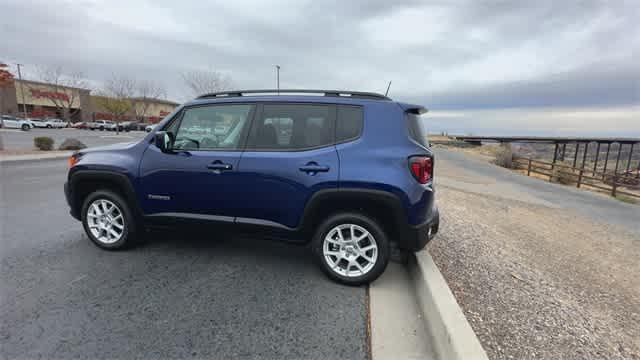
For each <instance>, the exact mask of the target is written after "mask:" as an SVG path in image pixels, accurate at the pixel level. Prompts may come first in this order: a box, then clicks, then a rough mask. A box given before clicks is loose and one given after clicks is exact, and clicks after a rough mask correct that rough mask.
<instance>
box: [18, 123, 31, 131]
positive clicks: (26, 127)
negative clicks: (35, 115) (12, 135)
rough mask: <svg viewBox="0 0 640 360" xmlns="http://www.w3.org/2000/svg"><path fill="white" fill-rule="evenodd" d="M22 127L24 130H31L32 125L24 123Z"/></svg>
mask: <svg viewBox="0 0 640 360" xmlns="http://www.w3.org/2000/svg"><path fill="white" fill-rule="evenodd" d="M20 128H21V129H22V131H28V130H31V126H29V125H27V124H22V126H21V127H20Z"/></svg>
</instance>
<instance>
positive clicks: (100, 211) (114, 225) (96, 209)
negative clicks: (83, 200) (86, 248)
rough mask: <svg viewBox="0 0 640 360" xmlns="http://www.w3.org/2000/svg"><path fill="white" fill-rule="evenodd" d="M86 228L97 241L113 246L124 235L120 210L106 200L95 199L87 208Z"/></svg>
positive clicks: (122, 217)
mask: <svg viewBox="0 0 640 360" xmlns="http://www.w3.org/2000/svg"><path fill="white" fill-rule="evenodd" d="M87 226H88V227H89V231H91V234H92V235H93V236H94V238H96V239H97V240H98V241H100V242H101V243H103V244H113V243H115V242H117V241H118V240H120V239H121V238H122V235H123V234H124V226H125V224H124V216H123V214H122V210H120V208H119V207H118V206H117V205H116V204H114V203H113V202H111V201H109V200H107V199H97V200H95V201H93V202H92V203H91V204H90V205H89V207H88V208H87Z"/></svg>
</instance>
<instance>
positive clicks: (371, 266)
mask: <svg viewBox="0 0 640 360" xmlns="http://www.w3.org/2000/svg"><path fill="white" fill-rule="evenodd" d="M312 246H313V250H314V253H315V256H316V259H317V260H318V262H319V264H320V268H321V269H322V271H324V273H325V274H327V275H328V276H329V277H330V278H332V279H334V280H336V281H338V282H341V283H343V284H347V285H362V284H368V283H370V282H372V281H374V280H375V279H377V278H378V276H380V274H382V272H383V271H384V270H385V268H386V267H387V264H388V262H389V253H390V248H389V241H388V239H387V236H386V234H385V233H384V231H383V230H382V229H381V228H380V226H378V224H376V222H375V221H373V220H372V219H370V218H368V217H366V216H364V215H360V214H354V213H343V214H338V215H334V216H332V217H330V218H329V219H327V220H326V221H324V222H323V223H322V224H321V225H320V226H319V227H318V230H317V232H316V235H315V237H314V239H313V242H312Z"/></svg>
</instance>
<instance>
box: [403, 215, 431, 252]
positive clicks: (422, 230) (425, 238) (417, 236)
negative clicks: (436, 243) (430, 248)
mask: <svg viewBox="0 0 640 360" xmlns="http://www.w3.org/2000/svg"><path fill="white" fill-rule="evenodd" d="M439 227H440V212H439V211H438V208H437V207H434V209H433V210H432V211H431V216H430V217H429V218H428V219H427V221H425V222H424V223H422V224H419V225H409V226H408V228H407V230H406V234H405V239H406V240H405V243H404V244H401V245H403V246H402V247H404V248H406V249H407V250H411V251H419V250H422V249H423V248H424V247H425V246H427V243H429V241H431V239H433V238H434V237H435V236H436V234H437V233H438V229H439Z"/></svg>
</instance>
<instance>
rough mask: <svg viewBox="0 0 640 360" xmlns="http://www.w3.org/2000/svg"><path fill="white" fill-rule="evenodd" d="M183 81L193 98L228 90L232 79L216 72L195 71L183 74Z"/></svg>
mask: <svg viewBox="0 0 640 360" xmlns="http://www.w3.org/2000/svg"><path fill="white" fill-rule="evenodd" d="M182 80H184V83H185V85H186V86H187V88H189V90H190V91H191V93H192V95H193V96H200V95H203V94H207V93H212V92H217V91H224V90H228V89H229V88H230V87H231V77H229V76H227V75H223V74H222V73H220V72H217V71H215V70H213V69H212V70H206V71H204V70H194V71H188V72H184V73H182Z"/></svg>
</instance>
